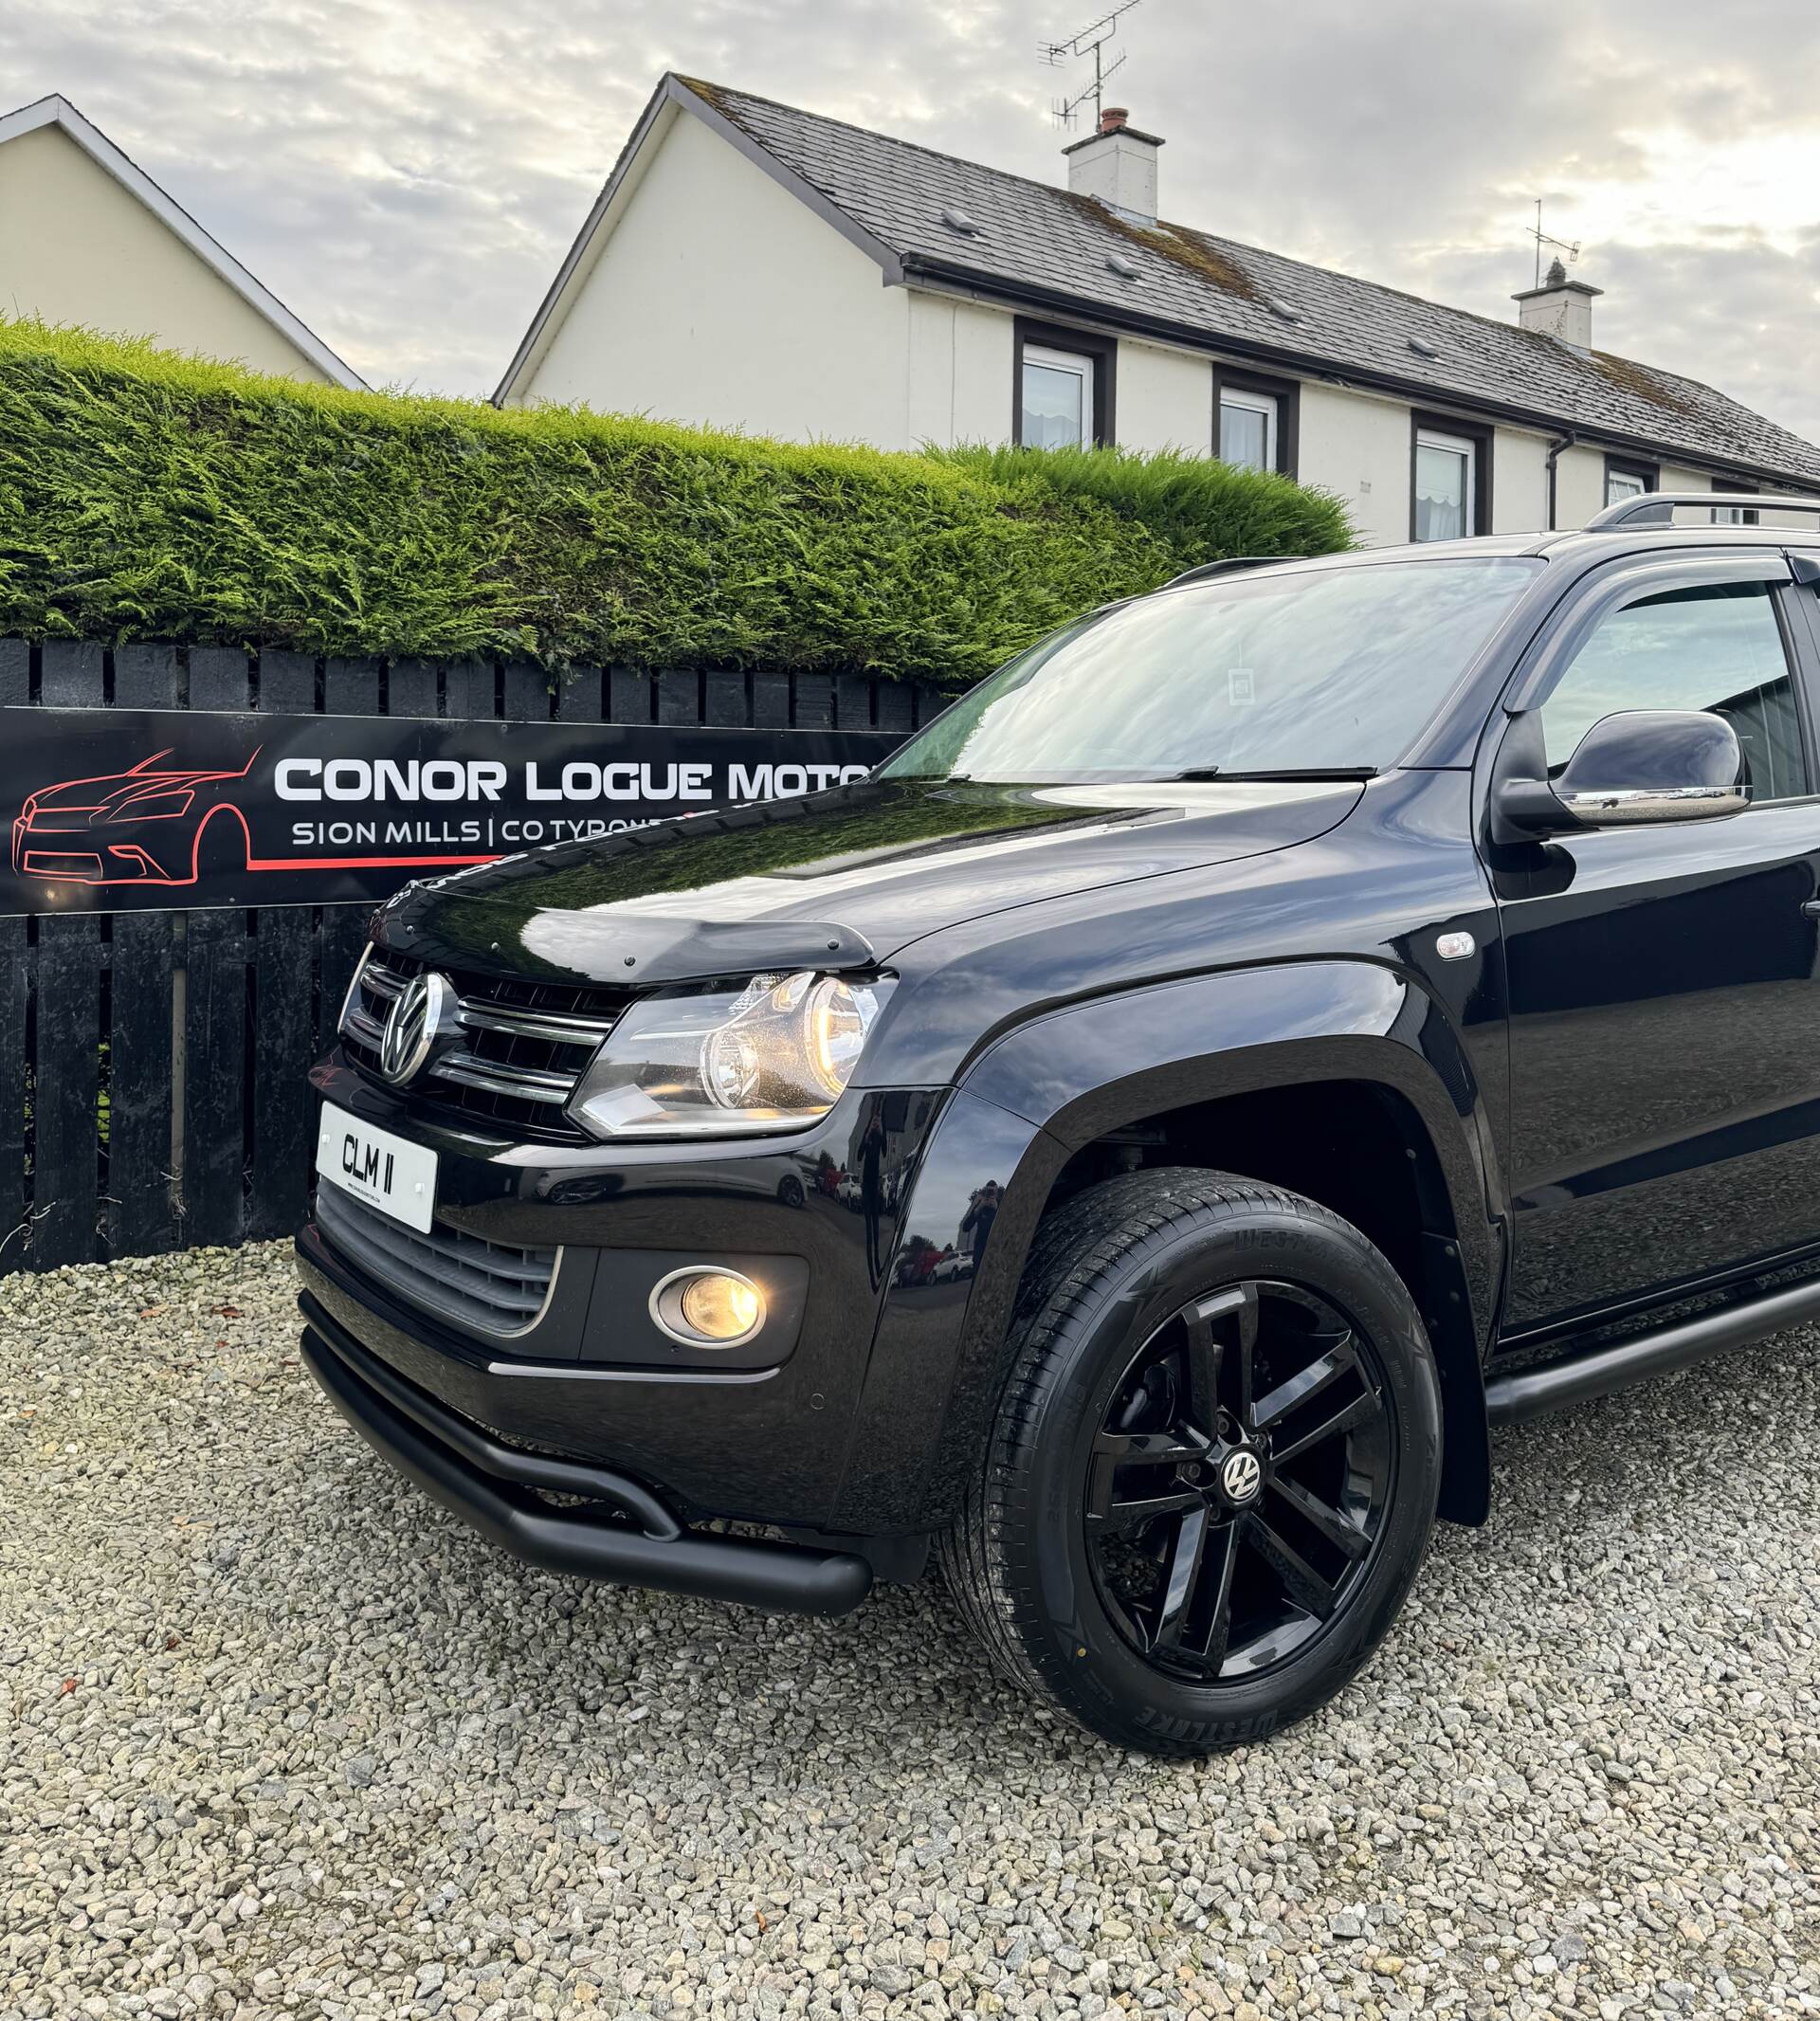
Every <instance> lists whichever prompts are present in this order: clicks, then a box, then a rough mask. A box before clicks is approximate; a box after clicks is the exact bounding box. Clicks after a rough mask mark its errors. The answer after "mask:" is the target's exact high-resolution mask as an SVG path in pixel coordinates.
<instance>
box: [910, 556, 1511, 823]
mask: <svg viewBox="0 0 1820 2021" xmlns="http://www.w3.org/2000/svg"><path fill="white" fill-rule="evenodd" d="M1543 566H1544V564H1543V563H1542V562H1541V561H1539V560H1537V559H1535V558H1533V557H1531V556H1528V555H1486V556H1484V557H1483V559H1481V558H1477V557H1473V558H1449V559H1447V560H1440V559H1436V560H1433V561H1421V560H1417V561H1396V562H1385V563H1383V564H1381V565H1367V566H1357V565H1354V566H1350V567H1341V568H1333V569H1321V570H1307V571H1298V572H1296V573H1294V574H1260V575H1247V576H1235V577H1233V578H1232V579H1231V580H1229V581H1227V580H1215V581H1212V582H1209V583H1207V584H1205V585H1202V586H1200V587H1197V588H1190V589H1184V590H1179V591H1175V592H1172V593H1170V594H1168V595H1165V596H1150V597H1144V598H1142V599H1140V600H1139V601H1137V602H1136V603H1130V604H1122V605H1119V607H1117V608H1116V609H1114V610H1105V611H1101V612H1097V613H1095V614H1094V615H1093V616H1091V617H1087V618H1083V619H1082V620H1081V621H1080V622H1079V623H1078V624H1075V625H1070V626H1068V627H1067V628H1065V629H1064V630H1062V631H1058V632H1055V633H1053V634H1052V635H1051V636H1050V637H1048V638H1046V639H1044V640H1042V641H1041V642H1040V643H1039V644H1037V645H1035V646H1031V647H1030V649H1029V650H1028V652H1026V653H1023V654H1021V655H1020V656H1019V657H1018V658H1017V659H1015V660H1012V661H1011V662H1010V664H1009V665H1005V666H1002V667H1000V668H999V670H998V672H997V673H995V674H993V675H992V676H991V678H990V679H988V680H986V681H984V682H982V683H980V685H979V686H978V687H977V688H975V689H974V692H973V693H972V694H970V695H967V696H965V697H963V698H962V700H961V701H958V702H956V704H955V706H954V707H953V708H951V709H949V710H948V711H947V713H946V714H945V715H943V716H941V717H939V718H938V719H937V720H936V721H935V722H933V723H931V724H930V726H929V727H928V729H927V730H925V731H924V732H923V733H922V734H921V735H920V736H919V737H913V738H912V739H911V741H910V742H909V743H907V744H906V745H905V746H904V747H903V749H902V750H901V751H900V752H898V753H897V754H896V755H895V756H893V757H891V758H889V759H888V760H887V761H886V763H885V764H884V766H883V769H882V771H881V774H880V776H881V777H883V778H887V779H906V778H935V779H940V778H966V779H976V780H981V781H986V782H991V783H993V784H1000V785H1052V784H1064V783H1067V782H1070V781H1074V780H1086V781H1091V780H1101V779H1168V778H1176V777H1180V776H1182V775H1184V774H1193V775H1196V776H1201V777H1206V776H1210V775H1217V776H1219V777H1222V778H1224V777H1230V776H1234V775H1242V774H1256V773H1260V772H1263V773H1282V772H1328V771H1356V772H1361V773H1371V772H1375V771H1381V770H1383V769H1384V768H1385V767H1386V766H1388V765H1392V764H1394V763H1395V762H1396V760H1397V759H1398V758H1400V757H1401V756H1403V754H1404V753H1405V752H1406V751H1407V750H1408V749H1409V747H1410V744H1411V743H1412V742H1413V741H1414V739H1415V737H1416V735H1417V733H1418V732H1419V731H1420V730H1421V729H1422V727H1423V726H1424V724H1425V723H1426V722H1427V721H1428V720H1429V717H1430V716H1432V714H1433V713H1434V711H1435V709H1436V707H1437V706H1438V705H1439V703H1440V702H1441V701H1442V699H1443V698H1444V697H1445V696H1446V695H1447V691H1448V689H1449V688H1451V687H1452V686H1453V684H1454V683H1455V682H1456V681H1458V680H1459V678H1460V676H1461V674H1462V673H1463V672H1464V671H1465V668H1466V666H1467V665H1469V664H1470V662H1471V660H1472V658H1473V655H1474V654H1475V653H1476V652H1477V651H1478V649H1479V648H1480V646H1483V644H1484V642H1485V640H1486V639H1487V638H1489V637H1490V635H1491V632H1492V630H1493V628H1494V627H1495V626H1496V625H1497V623H1498V621H1499V619H1500V618H1501V616H1502V615H1503V613H1504V611H1505V610H1506V609H1507V608H1508V607H1509V605H1510V604H1511V602H1512V600H1513V599H1514V598H1515V597H1517V596H1518V595H1519V594H1520V592H1522V591H1523V590H1524V589H1525V588H1526V587H1527V585H1528V584H1530V583H1531V582H1533V581H1534V580H1535V577H1536V574H1537V572H1538V570H1540V569H1541V568H1542V567H1543Z"/></svg>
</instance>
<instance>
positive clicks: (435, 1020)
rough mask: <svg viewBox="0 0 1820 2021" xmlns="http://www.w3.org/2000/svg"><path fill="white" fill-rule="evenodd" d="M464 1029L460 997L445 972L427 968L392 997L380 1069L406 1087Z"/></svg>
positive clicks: (381, 1048)
mask: <svg viewBox="0 0 1820 2021" xmlns="http://www.w3.org/2000/svg"><path fill="white" fill-rule="evenodd" d="M460 1028H461V999H460V998H459V997H458V996H457V995H456V994H455V986H454V984H453V983H451V982H450V981H449V979H448V977H447V976H446V975H438V974H435V972H434V971H433V970H432V971H428V972H427V973H425V974H422V975H413V976H412V977H411V979H410V981H409V982H408V983H407V984H406V985H405V987H404V988H403V989H402V990H400V991H399V992H398V994H397V995H396V996H395V997H393V998H392V1001H391V1010H389V1011H388V1012H387V1013H386V1029H385V1030H384V1032H383V1033H382V1034H381V1036H380V1040H379V1071H380V1072H381V1073H382V1074H384V1075H385V1077H386V1079H387V1080H388V1081H391V1082H392V1083H395V1084H396V1085H397V1086H399V1087H403V1086H404V1084H405V1083H406V1082H408V1081H410V1080H412V1079H413V1078H414V1077H415V1076H416V1075H418V1074H419V1073H421V1072H422V1071H423V1069H424V1067H425V1066H426V1065H428V1062H429V1060H430V1058H431V1056H432V1055H433V1054H435V1053H438V1052H442V1051H446V1049H447V1048H448V1047H449V1046H450V1045H451V1044H452V1043H453V1041H454V1039H455V1037H456V1036H457V1033H458V1032H459V1030H460Z"/></svg>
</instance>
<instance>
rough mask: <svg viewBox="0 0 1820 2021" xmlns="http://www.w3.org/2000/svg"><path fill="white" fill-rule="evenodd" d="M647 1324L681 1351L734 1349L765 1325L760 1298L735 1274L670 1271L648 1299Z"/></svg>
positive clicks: (699, 1268) (701, 1268) (750, 1284)
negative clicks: (675, 1342) (652, 1322)
mask: <svg viewBox="0 0 1820 2021" xmlns="http://www.w3.org/2000/svg"><path fill="white" fill-rule="evenodd" d="M651 1318H652V1319H653V1320H656V1321H657V1323H658V1325H659V1326H660V1327H662V1329H663V1330H664V1332H665V1333H666V1334H668V1335H669V1337H670V1338H671V1339H672V1340H680V1341H681V1342H682V1343H683V1346H684V1347H738V1346H741V1345H742V1344H743V1343H744V1342H745V1341H747V1340H750V1339H751V1338H752V1337H753V1336H754V1334H755V1333H756V1332H757V1331H758V1329H759V1328H760V1327H761V1326H762V1325H763V1324H764V1323H765V1295H764V1293H763V1292H762V1291H760V1290H759V1288H758V1286H757V1285H756V1284H754V1283H753V1281H752V1280H751V1278H749V1277H744V1276H741V1274H740V1273H739V1272H738V1271H737V1270H713V1269H709V1268H707V1267H706V1266H704V1265H699V1264H698V1265H690V1266H689V1267H688V1268H687V1269H683V1270H672V1271H671V1272H670V1274H669V1276H668V1277H666V1278H664V1280H663V1281H662V1282H661V1283H660V1284H658V1286H657V1288H656V1289H655V1290H654V1291H653V1292H652V1293H651Z"/></svg>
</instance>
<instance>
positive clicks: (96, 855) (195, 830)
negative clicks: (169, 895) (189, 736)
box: [12, 745, 264, 884]
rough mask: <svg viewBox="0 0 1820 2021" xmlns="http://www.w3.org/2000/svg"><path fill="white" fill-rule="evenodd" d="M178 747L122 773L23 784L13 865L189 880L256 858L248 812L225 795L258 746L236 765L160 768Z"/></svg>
mask: <svg viewBox="0 0 1820 2021" xmlns="http://www.w3.org/2000/svg"><path fill="white" fill-rule="evenodd" d="M260 748H261V749H263V748H264V747H263V746H261V747H260ZM174 749H175V746H174V745H173V746H169V747H167V748H166V749H165V750H163V751H155V752H154V753H153V754H152V756H150V757H145V758H141V759H140V760H139V762H138V763H137V765H135V766H133V767H132V768H131V769H130V770H128V771H126V772H112V773H100V774H97V775H96V776H95V777H93V778H87V779H64V780H61V781H59V782H58V784H56V785H55V786H40V787H38V788H37V789H36V790H35V791H34V792H29V793H27V795H26V798H25V801H24V804H23V805H22V806H21V807H20V810H19V811H18V813H17V814H16V815H15V816H14V818H13V823H12V867H13V871H14V874H15V875H17V876H20V877H28V878H43V879H46V880H48V881H49V882H51V883H66V884H123V883H131V884H193V883H196V882H197V880H198V879H199V878H201V877H202V876H203V875H204V874H205V873H206V872H209V873H212V872H216V871H219V872H223V873H227V874H232V873H233V872H235V871H242V872H245V871H247V870H251V869H254V868H256V867H258V865H255V862H254V859H253V854H252V835H251V832H250V830H249V829H248V828H247V826H246V814H245V813H244V812H243V811H242V810H241V809H240V807H239V806H238V804H237V803H236V802H235V801H234V800H233V799H232V798H230V797H229V794H230V792H231V791H232V790H233V789H234V788H235V787H236V786H237V785H238V783H239V782H240V781H241V780H243V779H245V778H246V774H248V773H249V772H251V771H252V769H253V765H254V762H255V760H256V759H257V758H258V756H259V750H255V751H254V752H253V754H252V756H251V757H249V758H248V759H247V760H246V763H245V764H244V765H243V766H241V767H240V768H239V770H238V771H228V770H211V769H209V768H206V767H196V766H183V767H177V768H167V769H165V770H162V771H160V770H159V769H158V766H159V762H160V760H161V759H164V758H168V757H169V756H171V754H172V751H173V750H174ZM72 795H77V796H80V797H69V796H72ZM160 803H162V804H160ZM205 841H206V845H207V847H206V849H205Z"/></svg>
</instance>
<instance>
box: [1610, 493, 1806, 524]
mask: <svg viewBox="0 0 1820 2021" xmlns="http://www.w3.org/2000/svg"><path fill="white" fill-rule="evenodd" d="M1683 505H1689V506H1696V507H1701V508H1705V507H1708V506H1710V507H1711V508H1712V509H1713V510H1715V511H1719V512H1723V511H1729V510H1730V509H1731V508H1732V507H1734V506H1737V507H1739V508H1740V509H1742V510H1744V511H1748V512H1811V513H1813V514H1814V515H1816V517H1820V499H1786V498H1775V497H1772V496H1769V495H1767V494H1765V493H1762V492H1756V491H1646V492H1644V493H1642V494H1641V495H1640V496H1639V497H1637V498H1634V499H1620V500H1619V501H1618V502H1617V503H1616V504H1615V505H1608V506H1607V507H1606V508H1605V510H1604V511H1603V512H1596V513H1594V514H1593V515H1592V518H1591V519H1589V520H1588V521H1587V522H1586V531H1587V532H1588V533H1589V534H1609V533H1611V531H1612V530H1613V529H1614V528H1616V527H1620V526H1672V525H1673V524H1674V523H1675V512H1676V509H1677V508H1678V507H1679V506H1683Z"/></svg>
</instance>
